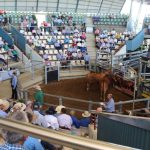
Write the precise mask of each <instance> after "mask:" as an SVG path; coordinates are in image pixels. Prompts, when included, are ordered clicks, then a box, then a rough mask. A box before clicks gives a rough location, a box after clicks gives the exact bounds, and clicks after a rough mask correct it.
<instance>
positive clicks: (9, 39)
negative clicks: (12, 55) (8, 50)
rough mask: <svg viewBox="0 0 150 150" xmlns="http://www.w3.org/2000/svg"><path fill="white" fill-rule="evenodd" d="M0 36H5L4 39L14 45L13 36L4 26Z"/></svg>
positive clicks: (0, 29) (0, 30)
mask: <svg viewBox="0 0 150 150" xmlns="http://www.w3.org/2000/svg"><path fill="white" fill-rule="evenodd" d="M0 36H1V37H2V38H3V40H5V41H6V42H7V43H8V45H10V46H12V45H13V40H12V38H11V37H10V36H9V35H8V33H7V32H6V31H5V30H3V29H2V28H0Z"/></svg>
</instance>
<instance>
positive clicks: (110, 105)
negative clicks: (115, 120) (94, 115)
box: [100, 94, 115, 113]
mask: <svg viewBox="0 0 150 150" xmlns="http://www.w3.org/2000/svg"><path fill="white" fill-rule="evenodd" d="M100 106H101V107H103V108H104V110H105V111H106V112H108V113H114V112H115V103H114V99H113V95H112V94H108V95H107V99H106V101H105V102H104V103H100Z"/></svg>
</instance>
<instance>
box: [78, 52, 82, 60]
mask: <svg viewBox="0 0 150 150" xmlns="http://www.w3.org/2000/svg"><path fill="white" fill-rule="evenodd" d="M77 58H78V59H79V60H82V59H83V54H82V53H81V51H78V53H77Z"/></svg>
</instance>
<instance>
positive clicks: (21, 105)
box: [13, 102, 26, 111]
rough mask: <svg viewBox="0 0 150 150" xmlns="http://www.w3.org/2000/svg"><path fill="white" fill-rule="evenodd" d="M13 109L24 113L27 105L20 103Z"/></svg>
mask: <svg viewBox="0 0 150 150" xmlns="http://www.w3.org/2000/svg"><path fill="white" fill-rule="evenodd" d="M13 109H16V110H20V111H24V110H25V109H26V105H25V104H24V103H20V102H19V103H16V104H15V105H14V106H13Z"/></svg>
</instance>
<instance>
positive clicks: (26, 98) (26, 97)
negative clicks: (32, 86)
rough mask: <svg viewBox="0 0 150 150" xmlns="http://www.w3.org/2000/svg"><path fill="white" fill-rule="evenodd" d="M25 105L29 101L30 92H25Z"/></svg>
mask: <svg viewBox="0 0 150 150" xmlns="http://www.w3.org/2000/svg"><path fill="white" fill-rule="evenodd" d="M24 98H25V103H26V102H27V101H28V91H26V90H25V91H24Z"/></svg>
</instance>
